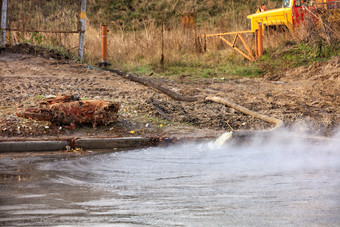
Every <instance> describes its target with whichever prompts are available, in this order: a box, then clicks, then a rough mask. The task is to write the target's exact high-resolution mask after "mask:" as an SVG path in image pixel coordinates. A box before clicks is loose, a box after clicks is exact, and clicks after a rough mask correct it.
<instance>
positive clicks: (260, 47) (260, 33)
mask: <svg viewBox="0 0 340 227" xmlns="http://www.w3.org/2000/svg"><path fill="white" fill-rule="evenodd" d="M257 27H258V31H257V37H258V42H257V43H258V48H257V49H258V56H259V57H262V55H263V31H262V24H261V23H257Z"/></svg>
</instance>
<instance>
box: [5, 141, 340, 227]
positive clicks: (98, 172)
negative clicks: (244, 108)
mask: <svg viewBox="0 0 340 227" xmlns="http://www.w3.org/2000/svg"><path fill="white" fill-rule="evenodd" d="M12 159H13V158H11V157H6V158H3V159H1V160H0V171H1V174H2V175H1V181H0V225H5V226H13V225H15V226H18V225H30V226H38V225H43V226H46V225H59V226H60V225H61V226H64V225H78V226H79V225H80V226H88V225H104V224H109V225H110V226H111V225H117V226H121V225H124V226H134V225H136V226H299V225H300V226H310V225H316V226H319V225H322V226H339V225H340V144H339V143H338V142H332V141H328V142H327V143H325V144H324V143H321V144H320V143H319V144H315V143H309V144H308V143H306V144H305V143H301V141H290V142H289V143H287V141H281V140H270V141H252V142H249V143H246V144H243V145H242V146H240V145H237V146H236V145H232V144H229V143H227V144H224V145H223V146H215V145H214V144H213V143H202V144H182V145H175V146H170V147H164V148H147V149H137V150H131V151H123V152H115V153H103V154H98V155H90V156H86V157H81V158H68V159H55V158H50V157H47V156H45V157H35V158H34V157H29V158H28V157H27V158H21V159H15V160H12Z"/></svg>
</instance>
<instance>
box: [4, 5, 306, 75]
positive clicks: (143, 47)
mask: <svg viewBox="0 0 340 227" xmlns="http://www.w3.org/2000/svg"><path fill="white" fill-rule="evenodd" d="M25 1H26V2H27V1H28V2H29V1H30V2H31V3H32V4H31V5H30V7H31V8H34V10H32V11H31V13H30V14H29V15H28V14H27V12H30V11H29V10H27V9H26V10H24V9H23V2H25ZM10 2H14V1H10ZM18 2H21V3H22V4H19V3H18V4H17V5H13V9H12V11H11V10H10V12H9V14H11V15H12V16H11V18H10V24H9V25H10V27H20V26H21V27H22V26H23V25H25V26H26V27H27V26H28V27H31V28H34V29H52V30H56V29H57V30H58V29H60V30H74V29H76V28H75V26H76V24H77V14H76V13H75V11H77V7H78V6H77V4H74V5H73V7H69V8H67V7H60V6H59V5H58V4H57V2H54V1H51V2H50V1H46V4H47V5H46V6H44V7H40V8H39V7H38V6H41V5H42V4H41V3H39V1H37V2H36V4H34V2H35V1H34V0H20V1H18ZM52 2H54V5H53V4H52ZM98 2H100V1H98ZM170 2H171V1H170ZM177 2H178V1H177ZM179 2H180V3H183V4H182V6H183V9H182V10H181V11H190V9H194V10H196V11H197V12H203V14H202V15H203V16H202V17H199V16H197V15H196V16H197V18H196V25H195V26H194V27H193V28H191V29H189V30H183V28H182V26H181V24H180V15H179V14H176V15H175V16H173V17H172V18H171V20H168V21H167V23H166V25H165V27H164V31H163V32H162V26H161V25H160V24H159V18H158V19H157V18H155V19H153V18H152V17H149V18H146V19H143V20H141V21H137V20H134V21H133V23H135V24H132V27H135V28H138V29H131V28H127V27H126V26H125V25H121V26H120V25H118V24H116V23H113V22H112V23H111V22H110V23H109V30H110V32H109V38H108V55H109V62H110V63H112V64H113V67H115V68H119V69H123V70H134V69H135V68H140V67H149V68H151V69H152V70H153V71H157V70H158V69H160V68H162V69H164V67H161V65H160V60H161V56H162V42H164V56H165V59H164V60H165V61H164V63H165V67H171V66H179V67H195V66H200V65H204V66H206V67H214V66H218V65H225V64H226V62H228V61H229V62H236V61H238V62H242V60H243V57H241V56H239V55H237V54H235V53H234V51H233V50H232V49H231V48H228V47H227V45H226V44H224V43H223V42H222V41H221V40H219V39H218V38H209V39H208V40H207V52H206V53H204V54H198V53H197V52H196V49H195V37H196V36H197V35H199V34H210V33H220V32H228V31H237V30H246V26H245V24H246V23H245V18H246V15H248V14H250V13H253V12H254V11H255V10H256V9H253V10H250V9H249V6H248V5H247V4H244V3H239V2H238V1H230V2H229V3H228V5H227V7H226V10H225V11H224V12H222V13H219V14H217V15H215V16H211V17H209V18H206V17H205V16H204V15H205V14H204V11H203V9H204V8H203V7H206V8H209V7H210V8H214V7H223V4H224V1H222V0H220V1H212V0H205V1H204V4H205V5H203V4H202V5H195V4H196V3H195V2H196V1H186V2H185V3H184V2H182V1H179ZM174 3H176V1H174ZM251 3H254V1H251ZM49 4H50V5H49ZM51 4H52V5H51ZM89 4H90V7H91V4H92V6H93V4H97V3H96V1H95V0H90V1H89ZM143 4H144V5H143V7H146V5H147V4H149V3H148V2H143ZM161 5H162V4H160V3H157V4H156V6H155V7H156V8H157V7H158V8H160V7H161ZM194 5H195V7H196V8H195V7H193V6H194ZM277 6H278V3H277V1H268V2H267V8H268V9H270V8H276V7H277ZM15 7H16V8H15ZM134 7H135V6H134ZM200 7H201V8H200ZM26 8H27V7H26ZM46 9H49V10H46ZM55 9H59V10H57V11H54V10H55ZM11 12H12V13H11ZM13 12H16V13H17V14H16V16H15V15H13ZM103 13H104V11H103V10H98V15H91V18H87V19H86V34H85V39H86V41H85V61H86V62H88V63H89V64H92V65H93V64H95V63H96V62H99V61H100V59H101V26H100V25H98V21H100V16H102V15H103ZM27 17H28V18H29V21H30V23H27V22H25V21H23V20H27ZM25 18H26V19H25ZM301 31H306V30H305V29H301ZM309 35H310V34H309V33H306V32H298V33H296V34H295V35H292V34H290V33H287V32H286V33H284V32H282V33H275V34H272V33H266V35H265V37H264V47H265V48H272V49H273V48H277V47H279V46H281V45H282V44H284V43H285V42H287V41H288V40H290V41H291V40H295V41H298V42H299V41H302V40H306V39H307V38H308V36H309ZM8 38H9V41H10V42H12V43H15V42H23V41H26V42H31V43H34V44H41V45H48V46H52V47H53V46H62V47H63V48H65V49H67V50H71V51H73V52H74V54H76V53H77V48H76V47H77V45H78V35H76V34H68V35H66V34H64V35H60V34H58V35H57V34H43V33H39V34H38V33H37V34H35V33H33V34H32V33H20V32H15V33H9V36H8ZM245 38H246V40H247V42H248V43H250V45H252V44H253V43H254V41H253V36H252V35H248V36H246V37H245ZM228 39H229V40H230V41H232V39H233V37H229V38H228ZM252 46H253V45H252ZM241 48H242V47H241Z"/></svg>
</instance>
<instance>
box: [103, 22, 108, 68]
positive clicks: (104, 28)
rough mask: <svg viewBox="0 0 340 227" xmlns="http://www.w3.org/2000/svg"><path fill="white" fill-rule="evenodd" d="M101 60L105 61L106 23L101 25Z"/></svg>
mask: <svg viewBox="0 0 340 227" xmlns="http://www.w3.org/2000/svg"><path fill="white" fill-rule="evenodd" d="M102 62H103V63H104V64H105V63H107V25H102Z"/></svg>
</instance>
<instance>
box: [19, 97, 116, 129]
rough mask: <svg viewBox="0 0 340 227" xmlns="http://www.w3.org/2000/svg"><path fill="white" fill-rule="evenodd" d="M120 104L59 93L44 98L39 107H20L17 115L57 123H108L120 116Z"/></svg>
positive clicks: (94, 124) (73, 126)
mask: <svg viewBox="0 0 340 227" xmlns="http://www.w3.org/2000/svg"><path fill="white" fill-rule="evenodd" d="M119 108H120V104H119V103H117V102H111V101H103V100H85V101H84V100H80V99H79V97H78V96H75V95H58V96H56V97H54V98H47V99H44V100H43V101H42V102H40V103H39V104H38V106H37V107H32V108H27V109H19V110H17V111H16V113H15V114H16V115H17V116H19V117H23V118H28V119H34V120H39V121H50V122H51V123H52V124H55V125H66V126H69V127H70V128H75V126H76V125H82V124H92V125H93V127H96V126H97V125H108V124H110V123H112V122H114V121H116V120H117V118H118V114H117V112H118V110H119Z"/></svg>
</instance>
